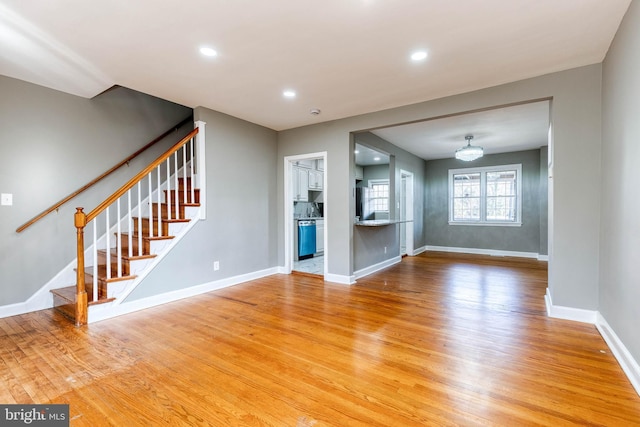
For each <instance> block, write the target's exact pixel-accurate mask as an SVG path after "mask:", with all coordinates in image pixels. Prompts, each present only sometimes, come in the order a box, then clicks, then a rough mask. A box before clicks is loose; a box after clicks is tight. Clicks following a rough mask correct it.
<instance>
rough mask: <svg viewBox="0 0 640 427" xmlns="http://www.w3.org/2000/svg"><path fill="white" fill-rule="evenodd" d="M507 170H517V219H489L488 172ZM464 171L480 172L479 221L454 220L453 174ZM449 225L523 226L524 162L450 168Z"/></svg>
mask: <svg viewBox="0 0 640 427" xmlns="http://www.w3.org/2000/svg"><path fill="white" fill-rule="evenodd" d="M506 170H515V171H516V174H517V175H516V176H517V179H516V220H515V221H487V220H486V219H485V216H486V203H487V197H486V196H487V194H486V192H487V186H486V173H487V172H500V171H506ZM463 173H480V215H481V218H480V220H479V221H468V220H466V221H454V220H453V176H454V175H459V174H463ZM449 225H475V226H477V225H481V226H497V227H520V226H522V164H521V163H519V164H513V165H499V166H483V167H476V168H462V169H449Z"/></svg>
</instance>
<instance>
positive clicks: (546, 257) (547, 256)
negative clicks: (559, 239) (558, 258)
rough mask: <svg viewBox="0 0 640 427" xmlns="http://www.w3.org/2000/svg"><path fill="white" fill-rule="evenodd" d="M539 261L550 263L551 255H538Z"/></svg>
mask: <svg viewBox="0 0 640 427" xmlns="http://www.w3.org/2000/svg"><path fill="white" fill-rule="evenodd" d="M538 261H547V262H549V255H538Z"/></svg>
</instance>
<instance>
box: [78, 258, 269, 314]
mask: <svg viewBox="0 0 640 427" xmlns="http://www.w3.org/2000/svg"><path fill="white" fill-rule="evenodd" d="M277 273H278V267H274V268H268V269H265V270H260V271H255V272H252V273H247V274H241V275H238V276H233V277H228V278H226V279H221V280H216V281H213V282H208V283H203V284H201V285H196V286H191V287H189V288H184V289H176V290H175V291H170V292H166V293H164V294H159V295H153V296H150V297H147V298H142V299H138V300H134V301H127V300H124V301H123V302H122V303H120V304H119V305H112V304H100V305H96V306H94V307H92V310H89V321H88V323H95V322H99V321H101V320H106V319H111V318H113V317H116V316H121V315H123V314H128V313H133V312H135V311H138V310H144V309H146V308H151V307H155V306H158V305H162V304H167V303H170V302H174V301H178V300H181V299H184V298H189V297H193V296H197V295H201V294H205V293H207V292H211V291H215V290H218V289H223V288H227V287H229V286H234V285H238V284H240V283H244V282H248V281H250V280H256V279H260V278H262V277H266V276H271V275H273V274H277ZM103 307H104V308H103Z"/></svg>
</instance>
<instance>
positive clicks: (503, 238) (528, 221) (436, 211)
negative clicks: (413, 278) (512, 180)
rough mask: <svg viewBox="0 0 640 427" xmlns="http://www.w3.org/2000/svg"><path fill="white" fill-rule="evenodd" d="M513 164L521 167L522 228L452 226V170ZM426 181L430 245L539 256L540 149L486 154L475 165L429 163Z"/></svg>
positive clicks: (474, 162)
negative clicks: (450, 201) (450, 223)
mask: <svg viewBox="0 0 640 427" xmlns="http://www.w3.org/2000/svg"><path fill="white" fill-rule="evenodd" d="M510 164H521V165H522V226H521V227H498V226H467V225H449V169H459V168H465V167H474V168H475V167H485V166H499V165H510ZM425 181H426V183H425V191H426V197H425V204H426V208H425V217H426V219H425V235H426V240H427V245H429V246H446V247H454V248H474V249H493V250H502V251H514V252H530V253H536V254H537V253H538V251H539V250H540V150H527V151H518V152H513V153H504V154H493V155H486V156H484V157H482V158H481V159H478V160H474V161H473V162H472V164H470V163H468V162H463V161H461V160H456V159H442V160H430V161H428V162H427V174H426V179H425ZM544 198H545V199H546V193H545V194H544ZM545 216H546V212H545Z"/></svg>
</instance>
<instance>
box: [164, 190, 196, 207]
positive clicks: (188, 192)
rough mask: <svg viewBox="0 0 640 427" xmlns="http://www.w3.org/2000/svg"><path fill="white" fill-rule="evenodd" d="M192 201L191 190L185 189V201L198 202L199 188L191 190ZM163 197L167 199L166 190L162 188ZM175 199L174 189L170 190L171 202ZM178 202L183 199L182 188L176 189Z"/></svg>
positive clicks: (181, 202)
mask: <svg viewBox="0 0 640 427" xmlns="http://www.w3.org/2000/svg"><path fill="white" fill-rule="evenodd" d="M193 196H194V197H193V201H192V200H191V191H190V190H187V201H186V203H200V189H194V190H193ZM164 199H165V200H167V190H164ZM175 200H176V190H171V203H172V204H173V203H175ZM178 203H180V204H183V203H185V201H184V190H178Z"/></svg>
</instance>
